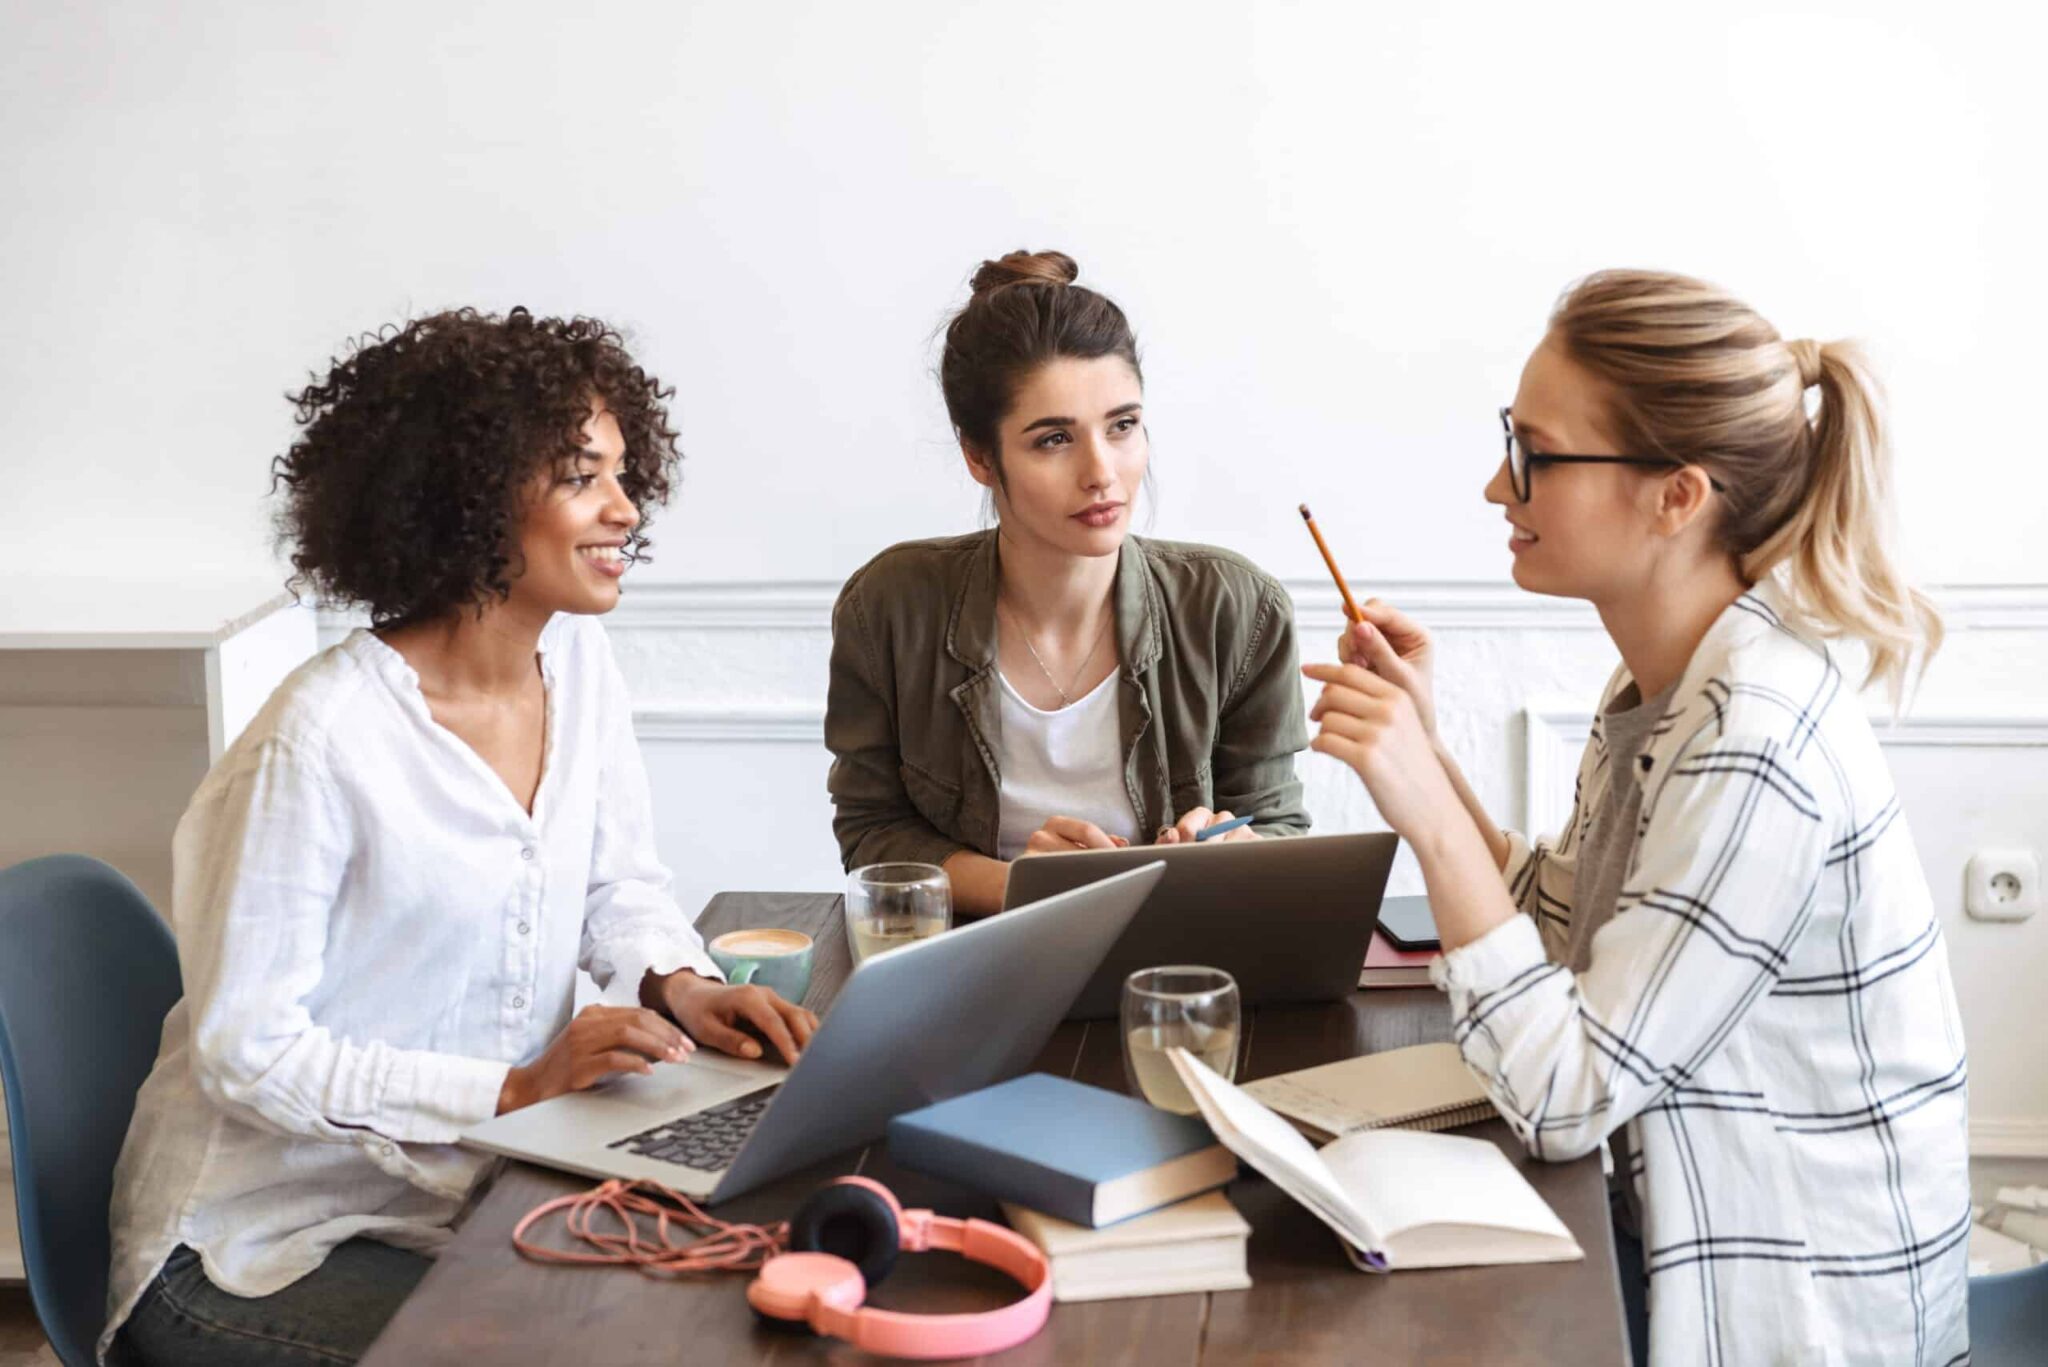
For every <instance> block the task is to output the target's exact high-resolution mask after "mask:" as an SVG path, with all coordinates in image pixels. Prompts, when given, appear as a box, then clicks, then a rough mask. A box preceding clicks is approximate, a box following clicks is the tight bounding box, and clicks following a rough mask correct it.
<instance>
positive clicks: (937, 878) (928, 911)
mask: <svg viewBox="0 0 2048 1367" xmlns="http://www.w3.org/2000/svg"><path fill="white" fill-rule="evenodd" d="M952 924H953V885H952V884H951V883H950V882H948V881H947V879H946V871H945V870H944V869H942V868H940V867H939V866H938V865H936V864H869V865H867V866H865V867H863V868H858V869H855V870H854V871H853V872H852V873H851V874H850V875H848V876H847V879H846V940H847V943H848V944H849V945H851V946H852V947H853V963H854V967H856V968H858V967H859V966H860V965H861V964H864V963H866V962H867V961H868V960H869V959H871V958H873V957H874V956H875V955H877V954H881V953H884V952H885V951H887V950H891V949H897V948H900V947H901V946H903V945H907V944H909V943H910V942H911V941H912V940H923V939H928V938H930V937H931V936H933V935H938V934H940V933H942V932H943V931H945V930H946V929H947V928H948V927H950V926H951V925H952Z"/></svg>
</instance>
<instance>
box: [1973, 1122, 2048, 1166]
mask: <svg viewBox="0 0 2048 1367" xmlns="http://www.w3.org/2000/svg"><path fill="white" fill-rule="evenodd" d="M1970 1156H1971V1157H1973V1158H2048V1119H2035V1118H2027V1117H2021V1118H2018V1119H2014V1118H2011V1117H2008V1118H2005V1119H1995V1118H1994V1119H1976V1118H1972V1119H1971V1121H1970Z"/></svg>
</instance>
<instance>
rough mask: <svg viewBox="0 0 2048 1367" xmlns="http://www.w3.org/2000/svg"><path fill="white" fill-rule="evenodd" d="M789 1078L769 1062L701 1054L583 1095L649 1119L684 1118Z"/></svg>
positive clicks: (620, 1076) (624, 1075)
mask: <svg viewBox="0 0 2048 1367" xmlns="http://www.w3.org/2000/svg"><path fill="white" fill-rule="evenodd" d="M788 1076H789V1069H787V1068H785V1067H783V1066H781V1065H780V1064H774V1063H749V1062H748V1061H747V1060H746V1059H739V1058H733V1057H731V1056H730V1055H727V1054H712V1053H711V1051H710V1050H708V1049H700V1050H698V1051H697V1052H696V1053H695V1054H693V1055H691V1057H690V1060H689V1062H687V1063H658V1064H656V1065H655V1067H654V1071H653V1072H651V1073H647V1074H640V1073H620V1074H617V1075H615V1076H613V1077H612V1078H610V1079H609V1080H608V1081H605V1082H602V1083H600V1084H598V1085H597V1086H596V1087H593V1088H591V1089H590V1090H589V1091H587V1092H585V1093H583V1095H584V1096H586V1097H588V1098H589V1099H590V1100H592V1101H599V1100H603V1101H606V1102H615V1103H617V1104H619V1105H621V1106H630V1107H632V1108H633V1111H634V1114H636V1115H642V1114H644V1115H645V1116H646V1118H647V1119H648V1120H660V1119H662V1118H664V1117H667V1116H679V1115H688V1114H689V1113H690V1112H692V1111H701V1110H703V1109H704V1108H705V1107H706V1106H715V1105H717V1104H718V1103H719V1102H721V1101H724V1100H727V1099H728V1098H731V1097H736V1096H744V1095H746V1094H747V1093H748V1092H752V1091H758V1090H759V1089H761V1088H763V1087H769V1086H773V1085H774V1084H775V1083H778V1082H780V1081H782V1079H784V1078H786V1077H788Z"/></svg>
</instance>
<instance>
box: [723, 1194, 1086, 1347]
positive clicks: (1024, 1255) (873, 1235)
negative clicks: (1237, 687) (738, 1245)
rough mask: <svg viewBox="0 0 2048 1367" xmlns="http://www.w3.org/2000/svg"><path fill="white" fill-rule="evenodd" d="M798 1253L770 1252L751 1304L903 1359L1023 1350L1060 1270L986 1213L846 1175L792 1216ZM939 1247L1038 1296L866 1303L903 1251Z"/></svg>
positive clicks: (751, 1288)
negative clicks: (954, 1304) (996, 1301)
mask: <svg viewBox="0 0 2048 1367" xmlns="http://www.w3.org/2000/svg"><path fill="white" fill-rule="evenodd" d="M789 1246H790V1249H791V1250H792V1251H791V1252H788V1253H783V1254H780V1255H778V1256H776V1257H773V1258H770V1259H769V1260H768V1261H767V1262H766V1263H764V1264H763V1265H762V1267H761V1271H760V1273H759V1275H757V1276H756V1277H755V1278H754V1280H753V1281H752V1282H751V1283H749V1285H748V1286H747V1304H749V1305H751V1306H753V1307H754V1309H755V1310H757V1311H759V1312H760V1313H761V1314H762V1315H764V1316H766V1317H767V1318H769V1319H774V1320H786V1321H792V1322H794V1323H797V1324H803V1325H808V1326H809V1327H810V1328H811V1329H812V1331H813V1332H816V1333H819V1334H824V1335H826V1336H828V1337H830V1338H837V1339H845V1340H847V1341H848V1342H849V1343H852V1344H854V1345H855V1346H856V1347H859V1348H864V1349H866V1350H868V1351H869V1352H871V1353H881V1354H884V1355H886V1356H889V1357H899V1358H955V1357H974V1356H977V1355H979V1354H982V1353H999V1352H1001V1351H1002V1350H1003V1349H1005V1348H1014V1347H1015V1346H1016V1345H1018V1344H1020V1343H1022V1342H1024V1340H1026V1339H1028V1338H1030V1337H1031V1336H1032V1335H1033V1334H1036V1333H1037V1332H1038V1331H1039V1330H1040V1329H1042V1328H1044V1327H1045V1318H1046V1316H1047V1315H1048V1314H1049V1313H1051V1310H1052V1269H1051V1268H1050V1267H1049V1266H1047V1264H1046V1260H1045V1255H1044V1254H1043V1253H1041V1252H1039V1250H1038V1248H1037V1246H1036V1245H1034V1244H1032V1243H1031V1241H1030V1240H1028V1239H1026V1238H1024V1237H1023V1236H1021V1235H1019V1234H1016V1233H1013V1232H1012V1231H1010V1230H1007V1229H1005V1228H1003V1227H1002V1226H1001V1225H994V1224H990V1223H989V1222H988V1221H986V1220H955V1219H951V1218H949V1217H947V1216H943V1215H934V1214H932V1212H930V1211H928V1210H905V1209H903V1207H902V1206H900V1205H898V1204H897V1201H896V1198H895V1196H894V1195H892V1194H891V1193H890V1191H889V1189H888V1188H887V1187H885V1186H883V1185H882V1184H881V1183H880V1182H876V1181H874V1180H872V1179H870V1178H866V1177H842V1178H839V1179H838V1180H837V1181H834V1182H829V1183H827V1184H826V1185H824V1186H822V1187H820V1188H818V1190H816V1191H815V1192H813V1193H811V1195H810V1196H809V1197H808V1198H806V1200H805V1201H804V1203H803V1205H802V1206H800V1207H798V1208H797V1212H796V1214H795V1216H793V1217H792V1218H791V1219H790V1222H789ZM928 1248H936V1249H943V1250H945V1251H947V1252H955V1253H960V1254H962V1255H964V1256H965V1257H967V1258H969V1259H971V1260H973V1261H974V1262H978V1263H987V1264H988V1265H989V1266H991V1267H993V1268H995V1269H997V1270H998V1271H1000V1272H1003V1273H1005V1274H1006V1275H1008V1276H1010V1277H1013V1278H1015V1279H1016V1280H1017V1281H1018V1282H1020V1283H1022V1284H1023V1286H1024V1289H1025V1290H1026V1291H1027V1292H1029V1293H1030V1294H1028V1295H1026V1296H1025V1297H1024V1299H1023V1300H1020V1301H1016V1302H1014V1303H1012V1304H1010V1305H1006V1306H1004V1307H1003V1308H1002V1309H1000V1310H986V1311H982V1312H980V1313H978V1314H972V1315H911V1314H903V1313H899V1312H896V1311H891V1310H871V1309H867V1308H865V1307H864V1306H863V1305H862V1302H863V1301H865V1300H866V1299H867V1294H868V1288H869V1287H871V1286H873V1285H874V1284H875V1283H876V1282H879V1281H881V1280H882V1278H884V1277H886V1276H888V1275H889V1270H890V1269H891V1268H893V1267H894V1266H895V1265H896V1255H897V1254H898V1253H900V1252H904V1251H909V1252H912V1253H921V1252H923V1251H924V1250H925V1249H928Z"/></svg>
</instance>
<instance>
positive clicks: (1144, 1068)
mask: <svg viewBox="0 0 2048 1367" xmlns="http://www.w3.org/2000/svg"><path fill="white" fill-rule="evenodd" d="M1237 1023H1238V997H1237V980H1236V979H1235V978H1233V977H1231V976H1230V975H1229V974H1228V973H1225V972H1224V971H1223V970H1222V969H1220V968H1202V967H1200V966H1198V965H1194V964H1174V965H1170V966H1168V967H1164V968H1141V969H1139V970H1138V971H1137V972H1136V973H1133V974H1132V975H1131V976H1130V977H1128V978H1126V979H1124V1002H1123V1028H1124V1072H1125V1073H1126V1075H1128V1077H1129V1078H1130V1082H1131V1086H1132V1088H1134V1089H1135V1090H1136V1091H1137V1092H1138V1093H1139V1094H1141V1095H1142V1096H1143V1097H1144V1098H1145V1100H1147V1101H1149V1102H1151V1103H1152V1104H1153V1105H1154V1106H1157V1107H1158V1108H1159V1109H1160V1110H1162V1111H1172V1112H1174V1113H1176V1114H1178V1115H1193V1114H1195V1110H1196V1107H1195V1099H1194V1097H1192V1096H1190V1095H1189V1094H1188V1089H1187V1088H1186V1087H1185V1086H1183V1085H1182V1084H1181V1080H1180V1074H1178V1073H1176V1072H1175V1071H1174V1070H1173V1060H1172V1059H1170V1058H1168V1057H1167V1056H1166V1051H1167V1050H1168V1049H1173V1048H1181V1049H1185V1050H1187V1051H1188V1052H1189V1053H1191V1054H1193V1055H1194V1056H1195V1057H1196V1058H1198V1059H1200V1060H1201V1061H1202V1062H1204V1063H1206V1064H1208V1065H1209V1067H1211V1068H1213V1069H1214V1070H1215V1071H1216V1072H1217V1073H1218V1074H1220V1075H1221V1076H1222V1077H1223V1078H1225V1079H1226V1080H1230V1079H1235V1078H1236V1077H1237Z"/></svg>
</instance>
